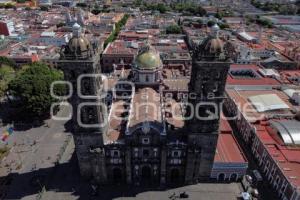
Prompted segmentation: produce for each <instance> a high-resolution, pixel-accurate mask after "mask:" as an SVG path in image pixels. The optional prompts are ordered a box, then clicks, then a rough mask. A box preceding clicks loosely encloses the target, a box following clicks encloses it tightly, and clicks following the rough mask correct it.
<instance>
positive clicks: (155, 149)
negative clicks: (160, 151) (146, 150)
mask: <svg viewBox="0 0 300 200" xmlns="http://www.w3.org/2000/svg"><path fill="white" fill-rule="evenodd" d="M153 152H154V157H157V148H154V149H153Z"/></svg>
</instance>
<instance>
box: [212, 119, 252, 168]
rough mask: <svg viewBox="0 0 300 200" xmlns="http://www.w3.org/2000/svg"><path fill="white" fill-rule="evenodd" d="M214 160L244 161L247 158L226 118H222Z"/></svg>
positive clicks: (226, 161)
mask: <svg viewBox="0 0 300 200" xmlns="http://www.w3.org/2000/svg"><path fill="white" fill-rule="evenodd" d="M215 162H225V163H246V162H247V159H246V158H245V156H244V155H243V153H242V150H241V148H240V146H239V145H238V143H237V141H236V139H235V137H234V135H233V133H232V129H231V127H230V125H229V123H228V121H227V120H225V119H222V120H221V124H220V134H219V138H218V144H217V151H216V154H215Z"/></svg>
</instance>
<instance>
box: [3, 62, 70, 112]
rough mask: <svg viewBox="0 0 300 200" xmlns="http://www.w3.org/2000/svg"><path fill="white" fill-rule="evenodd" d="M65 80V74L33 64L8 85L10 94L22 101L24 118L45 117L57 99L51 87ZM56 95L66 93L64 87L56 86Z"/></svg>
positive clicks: (40, 64)
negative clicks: (52, 93) (53, 95)
mask: <svg viewBox="0 0 300 200" xmlns="http://www.w3.org/2000/svg"><path fill="white" fill-rule="evenodd" d="M62 79H63V73H62V72H61V71H58V70H56V69H53V68H49V67H48V66H47V65H46V64H43V63H33V64H31V65H29V66H28V67H26V68H25V69H24V70H21V71H20V72H19V73H17V75H16V77H15V78H14V79H13V80H12V81H10V83H9V85H8V90H9V92H10V93H11V94H12V95H13V96H15V97H17V98H18V99H19V100H20V101H19V102H20V106H21V110H22V112H23V113H25V115H26V116H24V117H43V116H46V115H47V114H49V111H50V108H51V105H52V103H54V102H56V101H57V99H55V98H53V97H52V96H51V94H50V87H51V84H52V83H53V82H54V81H59V80H62ZM54 93H55V94H56V95H63V94H64V93H65V87H64V85H56V87H55V88H54Z"/></svg>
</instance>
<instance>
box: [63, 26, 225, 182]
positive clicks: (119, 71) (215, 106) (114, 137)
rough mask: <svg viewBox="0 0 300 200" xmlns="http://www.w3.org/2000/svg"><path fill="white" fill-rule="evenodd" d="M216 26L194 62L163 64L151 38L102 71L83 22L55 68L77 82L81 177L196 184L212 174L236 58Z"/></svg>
mask: <svg viewBox="0 0 300 200" xmlns="http://www.w3.org/2000/svg"><path fill="white" fill-rule="evenodd" d="M228 46H229V45H228V44H227V42H225V41H223V40H222V39H220V38H219V36H218V27H216V26H214V27H212V30H211V32H210V34H209V36H208V37H207V38H206V39H205V40H204V41H203V42H202V43H201V44H200V45H199V46H198V47H196V48H195V49H194V50H193V55H192V64H191V65H184V64H177V65H176V64H174V65H165V64H163V62H162V60H161V57H160V54H159V52H158V51H157V50H156V49H155V48H153V47H152V46H151V45H150V44H148V43H145V45H144V46H143V47H140V49H139V52H138V54H137V56H136V57H135V58H134V61H133V62H132V64H131V65H130V66H124V65H122V64H119V65H116V66H115V67H114V70H113V72H112V73H110V74H106V76H105V75H103V74H102V73H101V71H102V70H101V64H100V54H101V51H102V49H101V46H100V45H99V44H97V42H95V41H91V40H89V39H87V38H86V36H85V35H84V33H83V31H82V28H81V27H80V25H78V24H74V26H73V37H72V38H71V39H70V41H69V43H68V44H67V45H66V46H64V47H62V49H61V56H60V59H59V60H58V61H57V63H58V67H59V68H60V69H61V70H63V71H64V75H65V80H66V81H68V82H70V83H71V84H72V87H73V94H72V95H71V97H70V98H69V103H70V104H71V105H72V107H73V118H72V126H73V136H74V142H75V149H76V155H77V159H78V165H79V168H80V173H81V175H82V177H84V178H86V179H88V180H93V181H96V182H97V183H98V184H116V183H118V184H119V183H124V184H134V185H140V184H158V185H159V184H192V183H196V182H198V181H203V180H207V179H209V178H210V174H211V170H212V166H213V161H214V156H215V151H216V145H217V140H218V133H219V123H220V107H221V105H222V101H223V99H224V90H225V84H226V77H227V72H228V70H229V66H230V63H231V59H230V52H229V49H230V48H228Z"/></svg>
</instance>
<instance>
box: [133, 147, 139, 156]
mask: <svg viewBox="0 0 300 200" xmlns="http://www.w3.org/2000/svg"><path fill="white" fill-rule="evenodd" d="M138 156H139V149H138V148H134V157H136V158H137V157H138Z"/></svg>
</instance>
